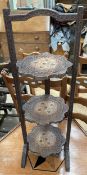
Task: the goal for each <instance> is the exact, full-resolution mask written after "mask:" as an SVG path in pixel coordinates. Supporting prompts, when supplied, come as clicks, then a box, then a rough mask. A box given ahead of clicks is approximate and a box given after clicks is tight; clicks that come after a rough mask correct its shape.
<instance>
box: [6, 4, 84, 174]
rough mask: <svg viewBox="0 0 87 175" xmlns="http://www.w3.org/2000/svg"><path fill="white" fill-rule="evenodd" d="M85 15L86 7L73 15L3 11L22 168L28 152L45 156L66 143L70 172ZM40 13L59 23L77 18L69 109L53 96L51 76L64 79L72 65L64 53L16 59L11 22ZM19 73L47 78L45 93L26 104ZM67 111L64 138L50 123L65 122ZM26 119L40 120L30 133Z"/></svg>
mask: <svg viewBox="0 0 87 175" xmlns="http://www.w3.org/2000/svg"><path fill="white" fill-rule="evenodd" d="M82 14H83V7H79V8H78V12H77V13H73V14H62V13H58V12H57V11H54V10H50V9H38V10H33V11H31V12H28V13H26V14H25V13H22V14H11V13H10V11H9V10H6V9H5V10H4V20H5V28H6V33H7V40H8V48H9V53H10V60H11V62H10V64H9V66H10V68H11V70H12V75H13V77H14V83H15V90H16V98H17V102H18V111H19V115H20V122H21V128H22V134H23V139H24V146H23V153H22V167H25V165H26V159H27V156H28V152H29V151H31V152H33V153H35V154H37V155H38V156H41V157H43V158H46V157H48V156H49V155H52V154H59V153H60V152H61V149H62V146H63V145H64V153H65V165H66V170H67V171H69V169H70V163H69V140H70V130H71V121H72V111H73V101H74V91H75V81H76V73H77V65H78V59H77V57H78V55H79V43H80V33H81V20H82ZM38 15H39V16H40V15H45V16H51V17H54V18H55V19H56V20H57V21H60V22H62V21H64V22H65V21H73V20H75V21H76V32H75V47H74V64H73V71H72V81H71V94H70V104H69V110H68V106H67V105H66V104H65V102H64V100H63V99H62V98H61V97H54V96H52V95H50V78H53V77H59V78H62V77H63V76H64V75H65V73H66V71H67V68H68V67H70V66H72V64H71V63H70V62H69V61H67V60H66V59H65V57H64V56H60V55H59V56H56V55H52V54H50V53H40V54H39V55H32V56H28V57H26V58H25V59H23V60H22V61H17V59H16V52H15V47H14V38H13V32H12V22H13V21H20V20H21V21H24V20H28V19H29V18H31V17H34V16H38ZM77 38H78V40H77ZM19 75H20V76H29V77H32V78H34V79H35V80H37V81H38V80H44V82H45V94H44V95H42V96H35V97H32V98H31V99H30V100H29V101H27V102H26V103H25V104H24V105H23V103H22V100H21V92H20V82H19V78H18V77H19ZM67 111H68V115H67V116H68V125H67V135H66V139H65V138H64V137H63V136H62V134H61V131H60V129H59V128H56V127H54V126H52V125H51V123H58V122H60V121H62V120H63V119H64V114H65V113H66V112H67ZM25 118H26V119H27V120H28V121H29V122H35V123H37V126H35V127H34V128H33V129H32V131H31V132H30V133H29V134H28V135H27V131H26V123H25Z"/></svg>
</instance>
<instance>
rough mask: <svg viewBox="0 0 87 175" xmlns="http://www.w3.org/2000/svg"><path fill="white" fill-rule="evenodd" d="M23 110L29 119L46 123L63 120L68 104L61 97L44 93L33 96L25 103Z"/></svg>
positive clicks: (38, 122)
mask: <svg viewBox="0 0 87 175" xmlns="http://www.w3.org/2000/svg"><path fill="white" fill-rule="evenodd" d="M23 110H24V111H25V118H26V119H27V120H29V121H30V122H35V123H37V124H41V125H45V124H50V123H52V122H53V123H57V122H59V121H61V120H63V118H64V113H65V112H67V111H68V106H67V105H66V104H65V103H64V100H63V99H62V98H61V97H53V96H51V95H43V96H35V97H32V98H31V99H30V100H29V101H28V102H27V103H25V104H24V105H23Z"/></svg>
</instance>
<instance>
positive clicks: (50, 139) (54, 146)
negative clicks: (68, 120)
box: [28, 125, 65, 157]
mask: <svg viewBox="0 0 87 175" xmlns="http://www.w3.org/2000/svg"><path fill="white" fill-rule="evenodd" d="M28 142H29V149H30V151H32V152H34V153H37V154H39V155H40V156H42V157H47V156H49V155H51V154H56V153H59V152H60V151H61V148H62V146H63V145H64V143H65V139H64V137H63V136H62V135H61V132H60V130H59V129H58V128H55V127H53V126H51V125H46V126H36V127H34V128H33V129H32V131H31V133H30V134H29V135H28Z"/></svg>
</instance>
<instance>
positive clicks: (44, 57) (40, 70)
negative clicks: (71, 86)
mask: <svg viewBox="0 0 87 175" xmlns="http://www.w3.org/2000/svg"><path fill="white" fill-rule="evenodd" d="M71 66H72V63H71V62H69V61H68V60H66V58H65V57H64V56H61V55H53V54H50V53H48V52H44V53H40V54H39V55H32V56H28V57H26V58H25V59H23V60H22V61H18V62H17V67H18V70H19V73H20V74H21V75H26V76H31V77H33V78H35V79H39V80H44V79H48V78H52V77H59V78H61V77H63V76H64V75H65V73H66V71H67V69H68V67H71Z"/></svg>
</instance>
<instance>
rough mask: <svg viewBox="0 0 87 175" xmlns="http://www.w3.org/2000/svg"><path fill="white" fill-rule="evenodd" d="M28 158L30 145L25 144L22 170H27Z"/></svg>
mask: <svg viewBox="0 0 87 175" xmlns="http://www.w3.org/2000/svg"><path fill="white" fill-rule="evenodd" d="M27 156H28V144H24V146H23V152H22V160H21V168H25V166H26V160H27Z"/></svg>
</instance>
